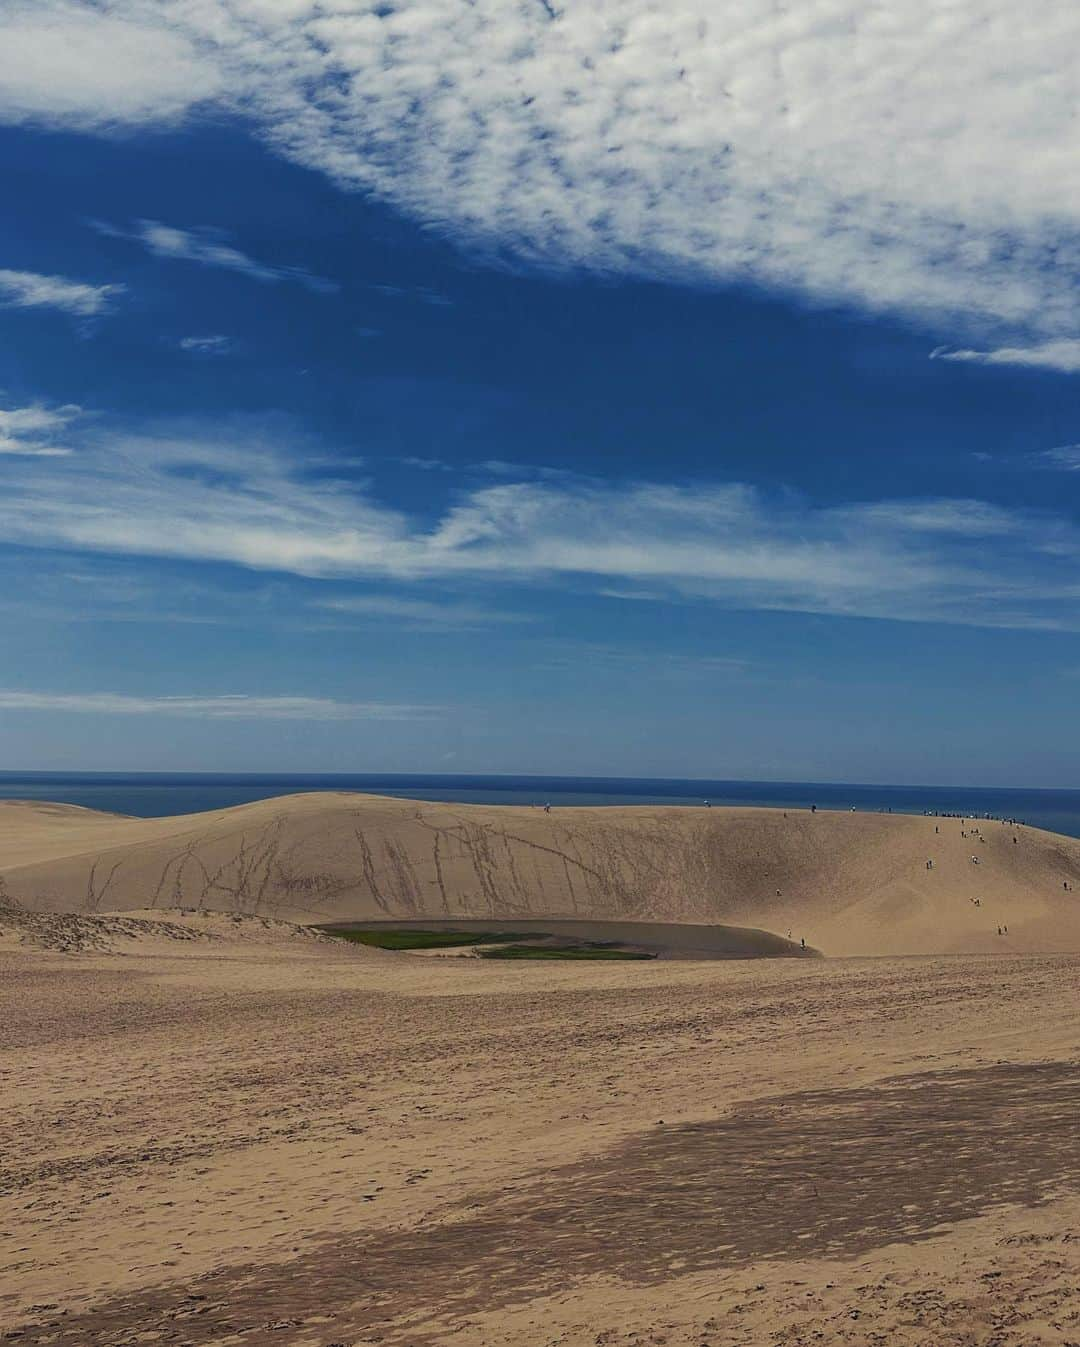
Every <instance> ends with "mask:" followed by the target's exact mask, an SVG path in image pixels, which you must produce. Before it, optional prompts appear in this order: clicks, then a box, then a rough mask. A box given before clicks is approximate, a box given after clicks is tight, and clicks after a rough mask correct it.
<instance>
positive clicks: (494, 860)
mask: <svg viewBox="0 0 1080 1347" xmlns="http://www.w3.org/2000/svg"><path fill="white" fill-rule="evenodd" d="M973 857H974V858H976V859H974V860H973V859H972V858H973ZM928 862H931V864H930V865H928V864H927V863H928ZM4 896H6V898H7V899H8V900H9V901H14V902H16V903H18V904H19V905H20V906H21V907H22V908H23V909H26V910H29V911H37V912H80V913H89V914H94V913H101V912H106V911H115V912H124V911H126V910H129V909H134V908H137V909H151V910H153V911H156V910H159V909H163V908H172V909H175V908H184V907H188V908H192V907H194V908H200V907H210V908H215V909H229V910H234V911H237V912H243V913H249V914H259V915H262V916H266V917H274V918H279V919H286V920H290V921H293V922H305V923H310V922H329V921H342V920H348V919H352V918H355V919H380V918H381V919H394V918H400V919H407V920H416V919H422V918H436V917H438V918H443V919H449V918H454V917H460V918H484V917H492V918H501V919H506V920H516V919H533V918H537V917H544V916H548V917H559V918H565V919H575V918H576V919H593V920H601V919H608V920H620V921H654V922H674V923H702V924H711V923H718V924H727V925H739V926H753V927H758V928H762V929H764V930H767V931H772V932H775V933H777V934H779V935H782V936H787V934H788V932H789V931H790V933H791V938H792V939H793V940H795V941H798V940H799V939H800V938H805V939H806V941H807V944H808V945H813V946H816V947H817V948H819V949H821V950H823V952H825V953H826V954H866V955H880V954H920V953H925V954H932V953H956V952H972V953H977V952H989V951H997V950H1004V949H1007V950H1008V951H1009V952H1012V953H1017V952H1035V951H1051V952H1052V951H1063V950H1076V949H1080V840H1078V839H1075V838H1069V837H1063V836H1059V835H1057V834H1054V833H1049V832H1044V831H1042V830H1040V829H1035V828H1028V827H1024V826H1019V825H1011V824H1005V823H1001V822H998V821H994V822H990V821H983V822H981V823H980V822H972V821H962V820H959V819H952V818H927V817H920V816H912V815H898V814H863V813H835V812H825V811H821V812H818V813H811V812H810V811H809V810H787V811H784V810H780V809H752V808H746V809H744V808H714V809H705V808H697V809H695V808H687V807H655V808H654V807H648V806H636V807H626V808H623V807H619V808H566V809H562V808H557V809H554V810H553V811H552V812H551V813H550V814H547V813H545V812H544V811H543V810H540V809H531V808H523V807H518V806H486V805H458V804H433V803H428V802H423V801H414V800H399V799H389V798H384V797H379V796H369V795H358V794H350V793H345V792H317V793H311V794H304V795H292V796H282V797H279V798H277V799H271V800H264V801H259V802H257V803H254V804H247V805H240V806H237V807H235V808H232V809H222V810H216V811H213V812H209V813H204V814H191V815H179V816H175V817H171V818H159V819H138V818H129V817H126V816H120V815H113V814H102V813H96V812H95V811H92V810H86V809H81V808H76V807H74V806H66V805H57V804H40V803H36V802H19V801H13V802H3V803H0V897H4ZM976 899H977V900H978V901H977V902H976ZM999 927H1007V934H1005V933H1002V934H1001V935H999V934H998V929H999Z"/></svg>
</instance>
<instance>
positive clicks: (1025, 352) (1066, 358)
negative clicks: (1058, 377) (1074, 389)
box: [930, 337, 1080, 374]
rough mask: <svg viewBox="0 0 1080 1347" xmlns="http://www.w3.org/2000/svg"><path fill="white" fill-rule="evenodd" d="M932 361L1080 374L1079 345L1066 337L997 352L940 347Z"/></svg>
mask: <svg viewBox="0 0 1080 1347" xmlns="http://www.w3.org/2000/svg"><path fill="white" fill-rule="evenodd" d="M930 359H931V360H956V361H960V362H963V363H965V364H971V365H1021V366H1027V367H1028V368H1029V369H1051V370H1057V371H1058V372H1059V373H1061V374H1076V373H1077V372H1078V371H1080V341H1078V340H1074V339H1072V338H1067V337H1063V338H1060V339H1059V340H1057V341H1044V342H1040V343H1039V344H1038V345H1036V346H999V347H997V349H996V350H990V351H973V350H964V349H960V350H950V349H949V347H947V346H939V347H937V348H936V349H935V350H933V351H931V352H930Z"/></svg>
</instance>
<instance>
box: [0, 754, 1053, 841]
mask: <svg viewBox="0 0 1080 1347" xmlns="http://www.w3.org/2000/svg"><path fill="white" fill-rule="evenodd" d="M319 790H347V791H356V792H358V793H365V794H373V795H386V796H390V797H396V798H403V799H417V800H426V801H431V802H444V803H453V804H492V805H536V806H541V805H544V804H550V805H551V806H552V808H558V807H560V806H561V807H563V808H566V807H570V806H595V807H611V806H615V805H696V806H704V805H705V803H706V801H707V802H708V804H709V805H716V806H744V807H754V806H757V807H766V808H776V809H781V808H786V809H799V808H810V807H812V806H815V805H816V806H817V808H818V809H823V810H850V809H855V810H857V811H861V812H872V813H889V812H892V813H899V814H958V815H966V816H970V817H976V816H980V817H987V816H989V817H994V818H1011V819H1017V820H1019V821H1021V822H1024V823H1028V824H1030V825H1032V826H1034V827H1040V828H1045V829H1047V830H1049V831H1051V832H1059V833H1064V834H1066V835H1069V836H1074V837H1080V789H1061V788H1052V787H1015V788H1009V787H1000V786H907V785H888V784H875V783H864V782H824V781H747V780H723V779H710V778H696V777H617V776H551V775H541V774H527V773H521V774H512V773H445V772H441V773H440V772H364V773H345V772H324V773H319V772H58V771H48V770H45V771H29V772H13V771H5V772H0V799H6V800H10V799H28V800H40V801H52V802H56V803H63V804H73V805H80V806H82V807H84V808H90V809H99V810H103V811H105V812H110V813H118V814H131V815H135V816H137V817H145V818H158V817H163V816H166V815H171V814H194V813H203V812H206V811H209V810H214V809H225V808H229V807H231V806H234V805H239V804H250V803H253V802H254V801H256V800H265V799H272V798H274V797H275V796H278V795H291V794H301V793H307V792H311V791H319Z"/></svg>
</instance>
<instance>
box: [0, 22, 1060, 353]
mask: <svg viewBox="0 0 1080 1347" xmlns="http://www.w3.org/2000/svg"><path fill="white" fill-rule="evenodd" d="M43 33H44V34H45V36H44V37H43ZM5 43H6V49H7V50H8V51H10V52H14V53H15V55H14V57H12V58H11V63H12V64H13V65H15V64H16V63H18V64H17V68H16V70H15V72H14V73H15V74H16V76H17V80H18V82H17V86H16V87H17V91H18V92H17V95H16V96H15V97H14V99H13V100H12V99H9V102H8V104H7V115H8V116H9V117H23V118H25V117H35V118H37V119H40V120H43V121H46V122H48V121H50V120H56V119H64V120H66V122H67V123H69V124H75V125H82V126H84V127H85V128H86V129H90V130H93V129H97V128H100V127H101V126H102V125H108V124H109V123H110V121H111V120H116V119H117V118H118V117H128V118H130V119H133V120H138V119H139V118H140V116H141V117H142V118H143V119H145V120H147V121H153V120H155V119H160V118H161V117H163V116H164V117H167V116H170V115H173V113H174V111H175V109H176V108H177V107H178V106H181V105H184V104H186V103H187V102H189V101H190V100H191V99H196V98H206V97H216V98H217V99H218V100H219V101H220V102H221V103H222V104H224V105H227V106H229V107H231V108H233V109H235V110H236V111H237V112H239V113H242V115H244V116H245V117H247V118H249V119H250V121H251V122H252V123H253V124H254V125H255V126H256V127H257V128H259V129H261V132H262V134H263V136H264V138H265V139H266V141H267V142H268V143H269V144H270V145H272V146H273V147H274V148H276V149H277V150H278V151H279V152H281V153H282V154H285V155H287V156H289V157H291V158H293V159H294V160H297V161H299V162H301V163H303V164H305V165H308V166H310V167H312V168H315V169H317V170H319V171H321V172H323V173H325V174H327V175H328V176H329V177H331V178H332V179H334V180H335V181H336V182H338V183H340V184H342V185H344V186H345V187H347V188H349V189H357V190H361V191H364V192H366V193H369V194H371V195H374V196H376V197H378V198H380V199H382V200H384V201H386V202H388V203H390V204H391V205H393V206H395V207H396V208H398V209H399V210H401V211H403V212H404V213H406V214H408V215H409V216H411V217H413V218H414V219H416V220H418V221H420V222H422V223H423V224H424V225H425V226H427V227H430V228H432V229H435V230H438V231H439V232H440V233H443V234H445V235H448V236H450V237H451V238H453V239H455V240H456V241H458V242H459V243H461V244H464V245H466V246H469V247H472V248H474V249H476V250H478V251H481V252H483V251H486V252H487V253H488V254H489V255H490V256H491V257H492V258H493V259H497V260H498V261H500V262H505V261H506V260H512V261H515V262H516V263H518V264H524V265H537V266H546V267H558V268H561V267H588V268H591V269H594V270H597V271H608V272H612V271H614V272H635V273H639V274H648V275H654V276H663V277H667V278H675V279H677V278H680V277H683V278H693V279H694V280H696V281H705V282H719V283H736V284H752V285H757V286H765V287H769V288H772V289H777V290H781V291H785V292H789V293H796V294H801V295H803V296H806V297H809V298H810V299H812V300H824V301H827V302H830V303H832V302H841V303H847V304H853V305H857V306H860V307H865V308H870V309H874V310H890V311H894V312H900V313H904V314H916V315H920V316H922V317H928V316H930V317H933V318H934V319H935V320H937V321H942V320H947V321H948V322H949V324H950V326H953V325H955V324H957V323H960V324H962V325H967V326H974V325H979V324H981V325H984V326H985V325H999V326H1000V327H1001V328H1002V329H1006V328H1008V329H1011V330H1012V331H1013V332H1020V331H1027V332H1029V333H1031V334H1035V335H1036V336H1037V337H1040V338H1043V339H1050V338H1069V339H1072V338H1075V337H1076V335H1077V333H1076V319H1075V303H1074V291H1075V287H1076V284H1077V281H1078V280H1080V244H1078V243H1077V238H1078V233H1077V228H1076V226H1077V223H1078V217H1080V205H1078V203H1080V155H1078V154H1077V130H1076V120H1075V116H1074V107H1075V75H1074V70H1073V64H1074V63H1073V53H1074V52H1075V50H1076V48H1077V45H1078V43H1080V12H1078V10H1077V8H1076V6H1075V4H1074V3H1073V2H1072V0H1044V2H1043V4H1041V5H1040V7H1039V22H1038V23H1037V24H1033V23H1031V22H1029V19H1028V16H1027V14H1026V12H1025V11H1024V10H1023V8H1022V7H1018V6H1017V5H1015V4H1014V3H1012V0H959V2H958V3H955V4H952V5H950V6H948V7H947V8H946V9H945V10H942V8H941V7H940V6H939V5H935V4H934V3H933V0H912V3H909V4H906V5H900V6H893V7H892V8H891V9H890V10H889V12H888V16H887V19H886V18H885V17H884V10H882V9H881V7H880V6H868V5H867V4H866V3H865V0H805V2H804V3H801V4H799V5H797V6H782V5H781V6H778V5H777V4H775V3H774V0H745V3H742V4H739V5H720V6H718V5H709V4H705V3H702V0H671V3H665V4H660V3H659V2H658V0H596V3H594V4H588V5H585V4H581V5H564V6H560V5H546V4H540V3H536V2H535V0H476V3H473V4H469V5H461V4H459V3H457V0H401V3H398V4H395V5H392V6H391V5H385V6H378V7H374V6H366V5H365V6H339V7H336V8H334V7H329V8H328V7H325V6H320V5H315V4H306V3H288V4H269V3H267V0H203V3H200V4H198V5H194V4H191V3H189V0H100V3H98V4H95V5H94V6H93V7H90V6H88V5H78V6H76V5H73V4H71V3H70V2H69V0H36V2H35V3H34V4H30V3H27V0H23V2H22V3H18V2H17V3H16V4H15V5H14V6H8V7H7V10H6V17H5V32H4V42H0V48H3V47H4V45H5ZM87 51H91V52H94V53H105V52H108V53H110V59H109V60H105V59H100V60H85V59H83V54H84V53H85V52H87ZM129 52H138V53H139V57H140V59H139V60H138V61H131V60H125V59H117V58H118V57H119V58H123V57H124V56H125V55H126V54H127V53H129ZM66 53H78V57H77V58H76V57H72V56H68V55H66ZM61 59H63V61H65V62H66V65H65V66H64V67H62V68H61V69H59V70H58V67H57V61H60V60H61ZM65 70H69V71H70V73H69V77H68V78H62V77H58V75H63V73H64V71H65ZM1002 71H1008V78H1007V79H1005V78H1003V77H1002ZM158 85H159V86H160V92H159V93H157V94H156V95H155V86H158ZM3 106H4V105H3V104H0V108H3ZM1015 344H1016V346H1017V347H1019V345H1020V343H1019V342H1017V343H1015ZM999 345H1000V343H999Z"/></svg>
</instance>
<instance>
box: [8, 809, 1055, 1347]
mask: <svg viewBox="0 0 1080 1347" xmlns="http://www.w3.org/2000/svg"><path fill="white" fill-rule="evenodd" d="M845 822H846V826H849V827H850V826H854V825H853V824H852V823H850V822H847V821H845ZM102 826H103V828H106V829H109V828H113V827H116V828H119V827H120V826H121V825H119V824H112V823H108V822H105V823H103V825H102ZM842 826H844V824H841V823H840V822H839V821H838V822H837V824H836V828H837V831H836V834H835V835H836V836H840V835H841V834H840V828H841V827H842ZM148 831H149V830H148ZM987 832H988V834H989V829H987ZM987 845H988V847H989V846H990V845H991V844H990V843H989V842H988V844H987ZM1009 845H1012V844H1011V843H1010V844H1009ZM1025 845H1027V846H1028V847H1029V848H1031V849H1034V846H1035V843H1034V841H1033V840H1032V839H1031V837H1030V836H1029V837H1028V838H1027V839H1026V842H1025ZM69 920H71V919H66V918H63V917H53V918H51V919H49V921H47V922H46V923H45V925H44V926H41V925H35V924H34V921H33V920H32V919H31V918H30V917H28V916H27V915H26V914H25V913H23V914H22V915H18V914H15V915H12V914H11V913H10V911H9V914H8V916H7V917H6V918H3V919H0V925H5V924H6V925H7V928H8V929H10V930H15V929H16V927H18V929H19V930H20V931H21V932H22V934H23V935H26V934H27V932H28V931H31V932H36V934H35V935H34V938H35V939H36V940H38V942H39V943H37V944H17V945H16V944H13V943H12V944H10V945H9V947H7V948H4V947H2V946H0V1049H2V1050H0V1073H2V1074H0V1091H2V1095H3V1108H2V1109H0V1334H2V1332H3V1330H4V1329H6V1330H8V1332H9V1333H10V1334H12V1335H18V1336H12V1337H11V1339H10V1340H11V1341H15V1342H18V1343H19V1344H20V1347H31V1344H33V1347H40V1345H41V1344H45V1343H50V1344H62V1345H63V1347H128V1345H129V1344H136V1343H140V1344H141V1343H164V1344H185V1345H187V1347H197V1345H201V1344H218V1345H220V1347H234V1345H238V1344H242V1345H243V1347H263V1345H264V1344H265V1345H267V1347H270V1345H271V1344H273V1345H274V1347H282V1345H287V1347H331V1344H348V1345H349V1347H359V1344H372V1343H383V1344H386V1347H406V1345H409V1347H424V1345H425V1344H433V1343H439V1344H442V1343H447V1344H461V1347H533V1345H535V1347H541V1345H544V1347H549V1345H554V1344H559V1347H600V1345H601V1344H606V1345H609V1347H614V1345H617V1347H643V1344H667V1347H702V1345H703V1344H707V1345H708V1347H729V1345H732V1344H738V1345H739V1347H751V1345H752V1347H758V1345H759V1344H785V1345H787V1347H817V1345H818V1344H833V1343H843V1344H846V1345H847V1347H872V1345H873V1347H882V1345H883V1344H888V1345H889V1347H929V1345H930V1344H933V1347H1029V1345H1031V1344H1040V1343H1046V1344H1059V1345H1060V1347H1065V1344H1068V1343H1075V1342H1077V1341H1080V1236H1078V1233H1077V1232H1078V1231H1080V1129H1078V1128H1077V1127H1076V1118H1077V1116H1078V1106H1080V1066H1078V1065H1077V1063H1078V1061H1080V1022H1078V1019H1077V1012H1076V1006H1077V1001H1076V989H1077V974H1078V973H1080V957H1077V956H1070V955H1038V956H1032V955H1026V956H1025V955H1016V954H1011V953H1010V954H999V955H998V956H996V957H992V956H987V955H974V956H968V955H965V956H953V957H948V958H942V957H937V958H915V959H888V958H881V959H872V960H845V959H834V960H785V959H776V960H758V961H739V962H711V963H695V962H671V963H662V962H653V963H644V964H640V963H639V964H614V965H613V964H606V965H598V964H589V965H582V964H575V965H552V964H529V965H524V966H523V965H519V964H515V965H505V964H491V963H487V962H484V961H479V960H467V959H462V960H421V959H413V958H410V957H408V956H404V955H393V954H387V953H383V952H381V951H371V950H364V949H355V948H348V947H344V946H341V945H340V944H337V943H330V942H323V941H318V940H314V939H312V938H310V937H309V936H307V935H305V934H304V933H301V932H296V931H293V930H291V929H290V928H288V927H287V926H283V925H279V924H277V923H274V922H269V923H267V924H265V925H264V923H263V919H262V918H261V917H255V918H253V919H248V920H246V921H240V922H234V921H233V920H232V918H231V917H228V916H221V915H215V916H209V917H205V916H197V915H192V914H190V913H188V914H184V913H175V912H172V911H168V910H163V911H160V912H155V913H140V914H138V915H136V916H128V915H127V914H124V915H123V916H121V917H115V916H113V915H111V914H110V915H101V916H94V915H91V916H89V917H84V918H82V919H80V923H79V924H80V927H81V929H82V935H81V936H80V937H79V939H78V940H75V938H74V936H72V938H71V940H70V941H69V942H68V944H66V945H65V944H64V940H65V937H64V935H63V927H64V925H65V922H67V921H69ZM117 922H120V923H121V924H120V925H119V926H117V925H116V923H117ZM50 923H51V924H50ZM124 923H134V925H135V929H134V931H132V929H131V928H130V926H125V925H124ZM95 931H97V932H98V934H99V936H100V938H101V939H102V940H104V941H105V942H106V943H107V944H109V945H110V949H109V950H107V951H105V952H102V951H101V950H98V949H95V948H93V947H92V943H90V944H88V943H87V941H88V940H89V939H90V935H91V934H92V933H93V932H95ZM193 933H194V938H192V935H193ZM57 942H59V943H60V948H57ZM63 948H75V949H76V950H77V951H78V950H80V949H81V952H74V953H70V952H68V953H65V952H61V949H63ZM119 949H122V950H123V953H119V952H113V950H119Z"/></svg>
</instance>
